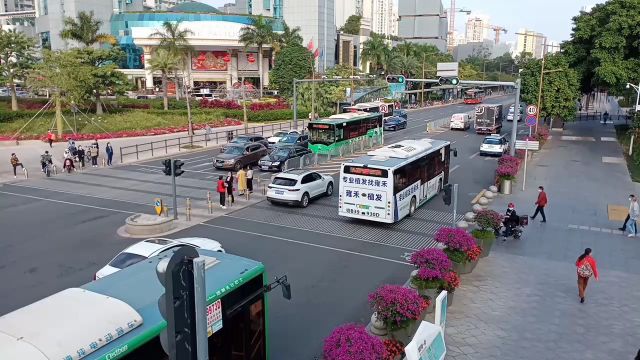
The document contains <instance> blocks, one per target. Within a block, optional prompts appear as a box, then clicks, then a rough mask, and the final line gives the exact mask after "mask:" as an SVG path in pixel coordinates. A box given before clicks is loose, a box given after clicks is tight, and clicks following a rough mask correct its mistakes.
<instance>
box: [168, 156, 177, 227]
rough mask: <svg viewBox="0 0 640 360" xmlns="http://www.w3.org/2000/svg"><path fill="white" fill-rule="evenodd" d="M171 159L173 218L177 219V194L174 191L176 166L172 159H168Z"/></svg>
mask: <svg viewBox="0 0 640 360" xmlns="http://www.w3.org/2000/svg"><path fill="white" fill-rule="evenodd" d="M169 160H170V161H171V188H172V189H173V220H178V195H177V191H176V166H175V164H174V162H173V159H169Z"/></svg>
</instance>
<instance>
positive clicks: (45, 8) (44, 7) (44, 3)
mask: <svg viewBox="0 0 640 360" xmlns="http://www.w3.org/2000/svg"><path fill="white" fill-rule="evenodd" d="M40 15H49V0H40Z"/></svg>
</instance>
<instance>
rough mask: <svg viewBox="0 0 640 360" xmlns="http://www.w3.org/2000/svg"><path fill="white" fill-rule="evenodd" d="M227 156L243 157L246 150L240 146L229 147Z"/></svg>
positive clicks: (226, 152)
mask: <svg viewBox="0 0 640 360" xmlns="http://www.w3.org/2000/svg"><path fill="white" fill-rule="evenodd" d="M224 153H225V154H231V155H241V154H242V153H244V148H243V147H240V146H229V147H228V148H227V149H226V150H225V151H224Z"/></svg>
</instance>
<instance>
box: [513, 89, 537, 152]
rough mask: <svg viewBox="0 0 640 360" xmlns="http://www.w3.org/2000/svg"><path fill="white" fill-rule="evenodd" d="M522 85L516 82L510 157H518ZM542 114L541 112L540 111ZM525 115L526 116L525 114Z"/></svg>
mask: <svg viewBox="0 0 640 360" xmlns="http://www.w3.org/2000/svg"><path fill="white" fill-rule="evenodd" d="M520 83H521V80H520V79H517V80H516V99H515V103H514V104H513V127H511V146H510V147H509V155H511V156H515V155H516V138H517V137H518V114H520ZM538 114H540V110H538ZM523 115H524V114H523Z"/></svg>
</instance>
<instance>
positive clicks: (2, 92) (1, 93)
mask: <svg viewBox="0 0 640 360" xmlns="http://www.w3.org/2000/svg"><path fill="white" fill-rule="evenodd" d="M10 95H11V92H9V89H7V88H0V96H10Z"/></svg>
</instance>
